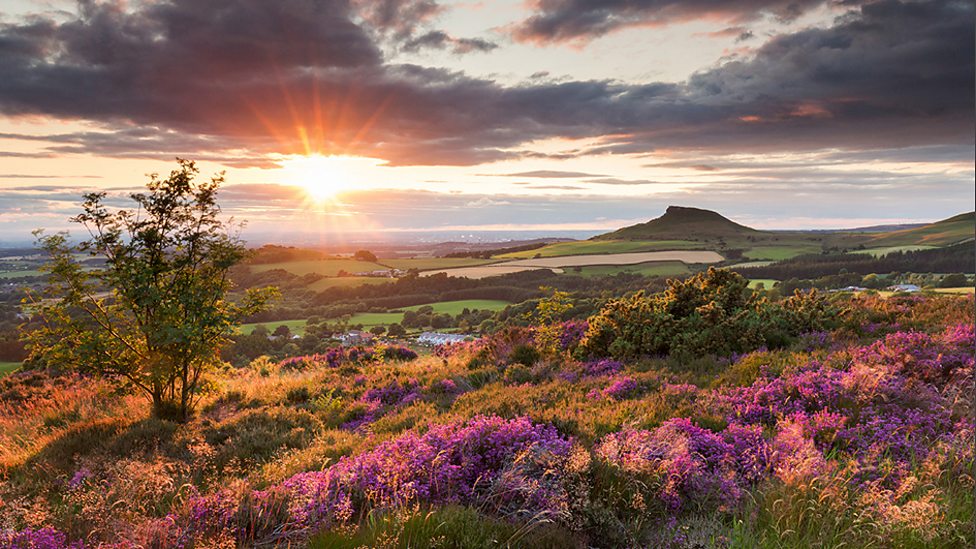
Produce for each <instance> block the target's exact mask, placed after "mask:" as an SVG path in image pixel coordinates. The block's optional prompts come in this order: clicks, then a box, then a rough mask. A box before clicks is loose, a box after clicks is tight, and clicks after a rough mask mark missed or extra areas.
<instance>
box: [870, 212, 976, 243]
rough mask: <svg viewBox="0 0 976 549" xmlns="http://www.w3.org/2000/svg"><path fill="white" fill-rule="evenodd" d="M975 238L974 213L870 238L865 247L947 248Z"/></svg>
mask: <svg viewBox="0 0 976 549" xmlns="http://www.w3.org/2000/svg"><path fill="white" fill-rule="evenodd" d="M974 237H976V212H967V213H962V214H959V215H956V216H953V217H950V218H949V219H943V220H942V221H936V222H935V223H931V224H929V225H923V226H921V227H915V228H912V229H904V230H900V231H891V232H886V233H883V234H879V235H876V236H874V237H873V238H871V240H870V241H869V242H867V243H866V244H865V245H866V246H868V247H875V246H910V245H929V246H949V245H951V244H958V243H960V242H966V241H967V240H972V239H973V238H974Z"/></svg>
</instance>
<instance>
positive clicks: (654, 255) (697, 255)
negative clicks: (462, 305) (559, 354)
mask: <svg viewBox="0 0 976 549" xmlns="http://www.w3.org/2000/svg"><path fill="white" fill-rule="evenodd" d="M722 260H723V258H722V256H721V255H719V254H717V253H716V252H709V251H700V250H680V251H679V250H671V251H659V252H630V253H615V254H591V255H571V256H566V255H564V256H552V257H542V258H533V259H516V260H513V261H506V262H503V263H494V264H491V265H483V266H480V267H461V268H458V269H443V270H438V271H425V272H424V273H422V274H423V275H425V276H430V275H433V274H437V273H445V274H447V275H449V276H463V277H468V278H487V277H490V276H497V275H501V274H508V273H514V272H520V271H530V270H535V269H551V270H553V271H554V272H564V271H563V269H565V268H567V267H593V266H611V267H619V266H621V265H639V264H648V263H652V262H671V263H673V262H676V261H677V262H683V263H718V262H720V261H722ZM618 270H619V269H618Z"/></svg>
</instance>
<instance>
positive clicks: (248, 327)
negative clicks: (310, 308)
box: [240, 318, 307, 335]
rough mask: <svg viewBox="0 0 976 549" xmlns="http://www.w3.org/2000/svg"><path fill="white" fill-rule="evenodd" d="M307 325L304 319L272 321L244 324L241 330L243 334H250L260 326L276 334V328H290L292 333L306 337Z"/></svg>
mask: <svg viewBox="0 0 976 549" xmlns="http://www.w3.org/2000/svg"><path fill="white" fill-rule="evenodd" d="M306 323H307V321H306V320H305V319H304V318H302V319H296V320H272V321H269V322H251V323H250V324H242V325H241V327H240V330H241V333H244V334H250V333H251V332H253V331H254V329H255V328H257V327H258V326H264V327H265V328H267V329H268V332H269V333H271V332H274V331H275V328H277V327H278V326H288V329H289V330H291V333H293V334H297V335H304V334H305V324H306Z"/></svg>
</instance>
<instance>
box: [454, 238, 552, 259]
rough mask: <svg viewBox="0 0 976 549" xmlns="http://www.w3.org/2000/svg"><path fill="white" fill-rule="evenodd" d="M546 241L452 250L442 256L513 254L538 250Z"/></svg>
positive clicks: (482, 256) (482, 257) (546, 243)
mask: <svg viewBox="0 0 976 549" xmlns="http://www.w3.org/2000/svg"><path fill="white" fill-rule="evenodd" d="M548 244H549V243H548V242H533V243H532V244H523V245H521V246H512V247H510V248H495V249H492V250H472V251H467V252H452V253H449V254H447V255H445V256H444V257H455V258H459V257H474V258H479V259H491V258H492V257H493V256H496V255H502V254H513V253H517V252H527V251H529V250H538V249H539V248H541V247H543V246H546V245H548Z"/></svg>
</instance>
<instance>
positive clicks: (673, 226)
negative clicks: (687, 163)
mask: <svg viewBox="0 0 976 549" xmlns="http://www.w3.org/2000/svg"><path fill="white" fill-rule="evenodd" d="M759 234H762V231H758V230H756V229H753V228H751V227H746V226H745V225H740V224H738V223H736V222H734V221H732V220H731V219H729V218H727V217H725V216H723V215H721V214H719V213H718V212H713V211H711V210H702V209H699V208H687V207H684V206H668V209H667V210H666V211H665V212H664V215H662V216H661V217H658V218H656V219H652V220H650V221H648V222H646V223H639V224H637V225H631V226H629V227H624V228H622V229H618V230H616V231H613V232H611V233H606V234H602V235H599V236H595V237H593V238H592V239H591V240H687V239H688V238H689V237H690V236H694V237H696V238H706V239H711V238H730V237H742V236H754V235H759Z"/></svg>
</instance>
